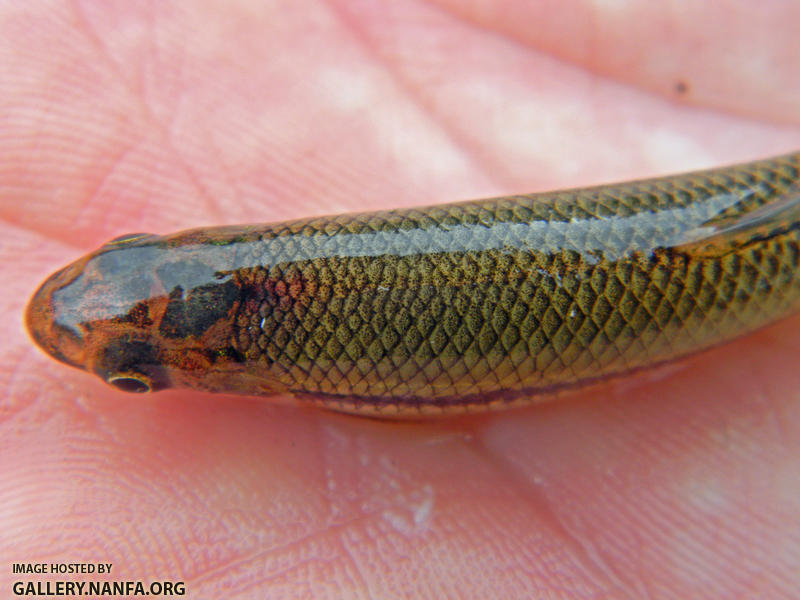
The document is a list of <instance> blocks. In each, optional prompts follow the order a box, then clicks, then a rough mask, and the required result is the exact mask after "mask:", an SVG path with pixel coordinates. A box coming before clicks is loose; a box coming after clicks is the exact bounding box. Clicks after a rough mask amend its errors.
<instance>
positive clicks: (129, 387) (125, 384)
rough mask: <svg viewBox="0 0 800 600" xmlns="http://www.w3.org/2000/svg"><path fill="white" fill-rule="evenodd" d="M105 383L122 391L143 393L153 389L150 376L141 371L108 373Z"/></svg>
mask: <svg viewBox="0 0 800 600" xmlns="http://www.w3.org/2000/svg"><path fill="white" fill-rule="evenodd" d="M106 383H108V384H109V385H112V386H114V387H115V388H117V389H118V390H120V391H122V392H130V393H133V394H144V393H146V392H149V391H150V390H152V389H153V386H152V382H151V381H150V378H149V377H147V376H145V375H142V374H141V373H114V374H113V375H109V377H108V379H106Z"/></svg>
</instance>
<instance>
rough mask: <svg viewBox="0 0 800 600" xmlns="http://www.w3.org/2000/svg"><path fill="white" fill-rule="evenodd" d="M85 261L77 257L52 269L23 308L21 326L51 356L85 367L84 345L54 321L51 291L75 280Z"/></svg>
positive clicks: (55, 290) (54, 308) (72, 333)
mask: <svg viewBox="0 0 800 600" xmlns="http://www.w3.org/2000/svg"><path fill="white" fill-rule="evenodd" d="M85 262H86V261H85V260H83V259H82V260H79V261H77V262H74V263H72V264H71V265H69V266H67V267H65V268H63V269H61V270H60V271H56V272H55V273H53V274H52V275H51V276H50V277H48V278H47V279H46V280H45V282H44V283H43V284H42V285H40V286H39V289H37V290H36V292H35V293H34V294H33V296H32V297H31V299H30V301H29V302H28V306H27V308H26V309H25V327H26V329H27V330H28V334H29V335H30V336H31V338H32V339H33V341H34V342H35V343H36V345H37V346H39V347H40V348H41V349H42V350H44V351H45V352H46V353H47V354H49V355H50V356H52V357H53V358H55V359H57V360H59V361H61V362H63V363H66V364H68V365H71V366H73V367H78V368H80V369H85V364H86V363H85V358H86V356H85V355H86V345H85V343H84V340H83V337H82V336H80V335H78V333H77V332H75V331H73V330H71V329H68V328H66V327H64V326H62V325H60V324H59V323H58V322H57V315H56V306H55V304H54V302H53V294H54V293H56V292H58V291H59V290H61V289H62V288H64V287H65V286H68V285H70V283H72V282H73V281H75V279H76V278H77V277H78V276H79V275H80V273H81V271H82V268H83V265H84V263H85Z"/></svg>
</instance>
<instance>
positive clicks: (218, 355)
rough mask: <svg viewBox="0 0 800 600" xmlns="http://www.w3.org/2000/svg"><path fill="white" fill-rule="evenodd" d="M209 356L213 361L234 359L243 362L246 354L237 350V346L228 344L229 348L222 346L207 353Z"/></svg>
mask: <svg viewBox="0 0 800 600" xmlns="http://www.w3.org/2000/svg"><path fill="white" fill-rule="evenodd" d="M207 356H208V358H209V359H210V360H211V362H217V361H218V360H226V359H227V360H232V361H233V362H237V363H241V362H244V354H242V353H241V352H239V351H238V350H236V348H232V347H230V346H228V347H227V348H220V349H219V350H215V351H212V352H208V353H207Z"/></svg>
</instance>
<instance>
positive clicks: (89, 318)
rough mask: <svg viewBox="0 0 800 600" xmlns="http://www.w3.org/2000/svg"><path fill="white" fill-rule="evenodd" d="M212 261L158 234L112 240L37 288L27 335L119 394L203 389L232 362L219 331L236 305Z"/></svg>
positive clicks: (30, 306) (28, 316)
mask: <svg viewBox="0 0 800 600" xmlns="http://www.w3.org/2000/svg"><path fill="white" fill-rule="evenodd" d="M218 259H219V255H218V254H217V255H214V257H213V260H218ZM213 260H211V258H210V256H209V255H205V254H203V249H202V247H200V246H193V247H188V248H187V247H178V248H176V247H172V246H171V245H170V244H168V243H165V242H164V240H163V239H162V238H159V237H156V236H151V235H147V234H135V235H131V236H123V237H121V238H116V239H115V240H112V241H111V242H109V243H108V244H106V245H105V246H103V247H102V248H101V249H99V250H97V251H96V252H93V253H92V254H89V255H88V256H86V257H84V258H81V259H80V260H78V261H76V262H74V263H72V264H71V265H69V266H67V267H65V268H64V269H62V270H60V271H58V272H56V273H54V274H53V275H51V276H50V277H49V278H48V279H47V280H46V281H45V282H44V283H43V284H42V286H41V287H40V288H39V289H38V290H37V292H36V293H35V294H34V296H33V298H32V299H31V301H30V303H29V304H28V308H27V311H26V317H25V320H26V325H27V327H28V331H29V332H30V334H31V336H32V337H33V339H34V340H35V341H36V343H37V344H38V345H39V346H40V347H41V348H42V349H43V350H45V351H46V352H47V353H48V354H50V355H51V356H53V357H54V358H56V359H58V360H60V361H62V362H64V363H67V364H69V365H72V366H75V367H78V368H81V369H84V370H86V371H89V372H93V373H95V374H97V375H98V376H99V377H101V378H102V379H103V380H104V381H106V382H107V383H108V384H110V385H112V386H113V387H115V388H116V389H119V390H123V391H127V392H138V393H142V392H149V391H155V390H159V389H164V388H167V387H172V386H173V385H185V384H186V382H187V381H190V382H194V381H202V378H203V376H204V374H205V373H206V372H207V371H209V370H210V369H212V368H214V363H215V361H216V362H218V361H220V360H222V359H221V358H220V357H230V356H232V354H231V353H230V352H226V347H227V346H228V345H229V344H230V341H229V339H228V335H227V334H228V331H227V328H226V327H229V326H226V324H227V323H228V321H227V318H228V316H229V314H230V313H231V312H232V310H233V307H234V305H235V303H236V302H237V301H238V288H237V286H236V284H235V282H234V281H232V280H231V278H230V276H226V275H224V274H221V273H220V271H218V270H217V269H216V268H215V267H214V266H212V265H210V264H208V263H209V262H213ZM198 387H203V385H202V384H200V385H199V386H198Z"/></svg>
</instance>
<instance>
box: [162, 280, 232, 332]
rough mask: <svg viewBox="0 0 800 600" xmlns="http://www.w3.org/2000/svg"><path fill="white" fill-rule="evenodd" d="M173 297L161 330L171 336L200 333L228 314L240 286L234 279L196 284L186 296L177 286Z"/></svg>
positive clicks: (171, 296)
mask: <svg viewBox="0 0 800 600" xmlns="http://www.w3.org/2000/svg"><path fill="white" fill-rule="evenodd" d="M176 292H177V293H176ZM170 298H171V299H170V301H169V304H168V305H167V310H166V312H165V313H164V317H163V319H161V324H160V325H159V331H160V332H161V333H162V334H163V335H164V336H166V337H171V338H185V337H188V336H194V337H200V336H202V335H203V334H204V333H205V332H206V331H207V330H208V328H209V327H211V326H212V325H214V324H215V323H216V322H217V321H219V320H220V319H222V318H224V317H226V316H227V315H228V313H229V312H230V310H231V309H232V308H233V305H234V303H235V302H236V301H237V300H238V298H239V288H238V287H237V285H236V284H235V283H234V282H233V281H226V282H225V283H218V284H208V285H203V286H200V287H196V288H194V289H193V290H191V291H190V292H189V293H188V294H186V297H185V298H184V297H183V293H182V290H181V288H179V287H178V288H175V289H174V290H173V292H172V293H171V294H170Z"/></svg>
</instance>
